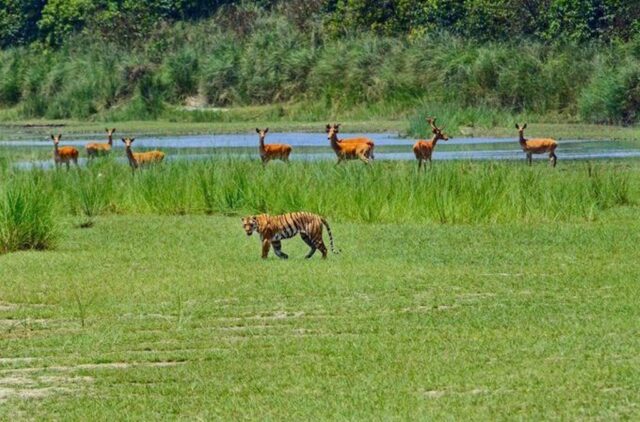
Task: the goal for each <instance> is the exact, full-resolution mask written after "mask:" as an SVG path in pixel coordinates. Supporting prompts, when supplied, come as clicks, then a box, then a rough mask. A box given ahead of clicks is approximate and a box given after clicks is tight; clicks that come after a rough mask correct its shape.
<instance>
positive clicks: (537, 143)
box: [516, 123, 558, 167]
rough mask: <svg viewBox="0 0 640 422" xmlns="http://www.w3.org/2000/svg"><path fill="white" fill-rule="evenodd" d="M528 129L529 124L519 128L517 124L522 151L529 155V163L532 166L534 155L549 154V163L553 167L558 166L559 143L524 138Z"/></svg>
mask: <svg viewBox="0 0 640 422" xmlns="http://www.w3.org/2000/svg"><path fill="white" fill-rule="evenodd" d="M526 128H527V124H526V123H525V124H523V125H522V126H519V125H518V124H517V123H516V129H518V135H519V138H520V139H519V142H520V147H522V150H523V151H524V152H525V153H526V154H527V162H528V163H529V165H531V161H532V159H533V157H532V155H533V154H546V153H549V162H550V163H551V165H552V166H553V167H555V166H556V162H557V161H558V157H557V156H556V148H557V147H558V143H557V142H556V140H555V139H551V138H538V139H526V138H525V137H524V130H525V129H526Z"/></svg>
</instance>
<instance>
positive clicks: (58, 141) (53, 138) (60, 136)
mask: <svg viewBox="0 0 640 422" xmlns="http://www.w3.org/2000/svg"><path fill="white" fill-rule="evenodd" d="M61 138H62V134H61V133H59V134H58V136H55V135H54V134H53V133H52V134H51V140H52V141H53V145H58V144H59V143H60V139H61Z"/></svg>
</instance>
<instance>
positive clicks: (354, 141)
mask: <svg viewBox="0 0 640 422" xmlns="http://www.w3.org/2000/svg"><path fill="white" fill-rule="evenodd" d="M338 126H340V125H338ZM338 131H339V130H338V129H336V133H338ZM338 142H340V143H341V144H367V145H369V146H370V147H371V150H370V153H369V155H368V156H367V158H369V159H370V160H373V159H374V156H373V149H374V148H375V144H374V143H373V141H372V140H371V139H369V138H365V137H360V138H347V139H339V140H338Z"/></svg>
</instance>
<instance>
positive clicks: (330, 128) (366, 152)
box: [326, 123, 373, 164]
mask: <svg viewBox="0 0 640 422" xmlns="http://www.w3.org/2000/svg"><path fill="white" fill-rule="evenodd" d="M339 129H340V123H336V124H334V125H331V124H327V126H326V132H327V134H328V135H327V139H329V142H330V143H331V148H332V149H333V151H334V152H335V153H336V155H337V156H338V162H337V163H336V164H340V163H341V162H342V161H344V160H356V159H360V160H362V161H364V163H365V164H369V160H370V157H372V156H373V145H372V144H373V143H372V144H368V143H365V142H340V140H339V139H338V131H339Z"/></svg>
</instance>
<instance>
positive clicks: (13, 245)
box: [0, 172, 58, 253]
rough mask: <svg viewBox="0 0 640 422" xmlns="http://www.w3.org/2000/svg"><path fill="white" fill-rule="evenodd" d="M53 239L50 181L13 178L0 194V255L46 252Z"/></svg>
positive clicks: (38, 176) (33, 175)
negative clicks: (21, 251) (28, 251)
mask: <svg viewBox="0 0 640 422" xmlns="http://www.w3.org/2000/svg"><path fill="white" fill-rule="evenodd" d="M57 237H58V230H57V225H56V220H55V218H54V198H53V195H52V194H51V179H47V178H46V177H45V176H44V175H43V174H41V173H39V172H32V173H31V174H21V175H13V176H12V178H11V179H10V180H7V183H6V184H5V185H4V186H3V188H2V189H1V190H0V253H6V252H12V251H18V250H26V249H37V250H43V249H48V248H51V247H53V246H54V245H55V242H56V239H57Z"/></svg>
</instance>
